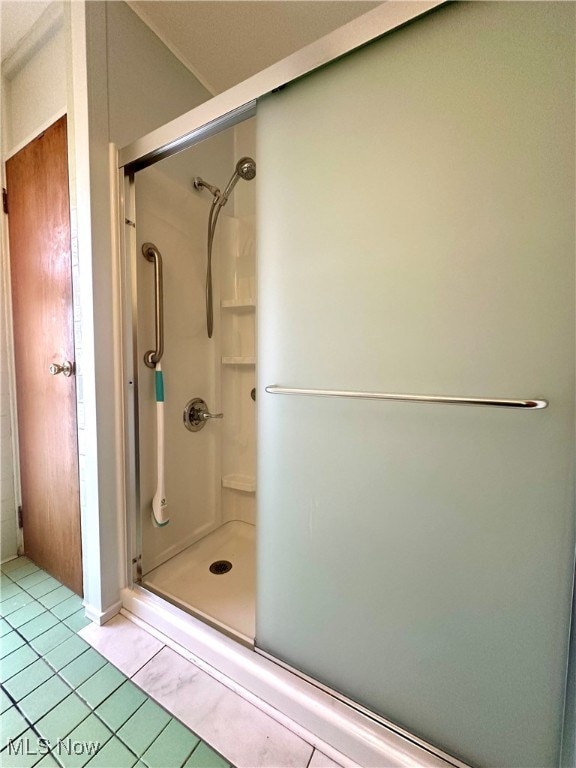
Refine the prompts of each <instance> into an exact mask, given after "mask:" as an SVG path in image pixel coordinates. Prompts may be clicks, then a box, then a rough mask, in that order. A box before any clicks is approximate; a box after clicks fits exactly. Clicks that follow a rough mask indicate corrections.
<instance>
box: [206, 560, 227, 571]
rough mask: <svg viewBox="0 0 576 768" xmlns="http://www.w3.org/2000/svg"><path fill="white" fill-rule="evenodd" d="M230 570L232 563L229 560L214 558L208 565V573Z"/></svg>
mask: <svg viewBox="0 0 576 768" xmlns="http://www.w3.org/2000/svg"><path fill="white" fill-rule="evenodd" d="M230 570H232V563H231V562H230V561H229V560H216V561H214V562H213V563H212V565H211V566H210V573H216V574H221V573H228V571H230Z"/></svg>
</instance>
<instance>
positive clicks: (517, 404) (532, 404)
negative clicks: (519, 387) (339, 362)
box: [266, 384, 548, 410]
mask: <svg viewBox="0 0 576 768" xmlns="http://www.w3.org/2000/svg"><path fill="white" fill-rule="evenodd" d="M266 392H268V393H269V394H270V395H311V396H312V397H349V398H353V399H356V400H397V401H400V402H407V403H437V404H439V405H484V406H488V407H491V408H524V409H527V410H538V409H541V408H546V407H547V406H548V400H541V399H540V400H494V399H491V398H490V399H489V398H484V397H444V396H443V395H391V394H387V393H386V392H351V391H347V390H339V389H297V388H295V387H280V386H278V385H277V384H271V385H270V386H268V387H266Z"/></svg>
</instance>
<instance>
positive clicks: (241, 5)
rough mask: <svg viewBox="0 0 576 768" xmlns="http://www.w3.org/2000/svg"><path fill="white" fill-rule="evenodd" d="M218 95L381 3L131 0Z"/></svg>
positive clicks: (355, 0) (139, 11)
mask: <svg viewBox="0 0 576 768" xmlns="http://www.w3.org/2000/svg"><path fill="white" fill-rule="evenodd" d="M128 4H129V6H130V7H131V8H132V9H133V10H134V11H135V12H136V13H137V14H138V15H139V16H140V17H141V18H142V20H143V21H145V22H146V23H147V24H148V26H149V27H150V28H151V29H153V30H154V32H156V34H157V35H158V36H159V37H160V38H161V39H162V40H163V41H164V42H165V43H166V44H167V45H168V46H169V48H171V50H172V51H173V53H175V54H176V55H177V56H178V57H179V58H180V60H181V61H182V62H183V63H185V64H186V66H187V67H188V68H189V69H190V70H191V71H192V72H193V73H194V74H195V75H196V76H197V77H198V79H199V80H200V81H201V82H202V84H203V85H204V86H205V87H206V88H208V90H209V91H211V92H212V93H213V94H216V93H220V92H221V91H225V90H226V89H227V88H230V87H232V86H233V85H236V83H239V82H241V81H242V80H245V79H246V78H247V77H250V75H254V74H256V72H259V71H260V70H262V69H264V68H265V67H268V66H270V65H271V64H274V63H275V62H276V61H279V60H280V59H283V58H284V57H285V56H288V55H289V54H291V53H294V51H297V50H299V49H300V48H303V47H304V46H305V45H308V43H311V42H313V41H314V40H317V39H318V38H319V37H322V36H323V35H326V34H328V32H332V30H334V29H337V28H338V27H341V26H342V25H343V24H346V23H347V22H348V21H351V20H352V19H354V18H356V17H357V16H361V15H362V14H364V13H366V12H367V11H369V10H371V9H372V8H375V7H376V6H378V5H380V4H381V3H380V2H363V0H351V1H350V0H335V1H334V0H288V1H286V0H284V1H282V0H271V1H270V0H256V1H253V0H213V1H212V2H205V1H204V0H192V1H191V2H190V1H189V2H182V1H177V2H174V1H173V0H131V1H130V2H129V3H128Z"/></svg>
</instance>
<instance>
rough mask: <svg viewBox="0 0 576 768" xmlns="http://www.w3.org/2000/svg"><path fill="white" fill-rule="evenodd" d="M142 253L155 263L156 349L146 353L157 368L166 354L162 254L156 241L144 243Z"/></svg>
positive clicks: (147, 359) (148, 362)
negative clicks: (157, 364) (155, 243)
mask: <svg viewBox="0 0 576 768" xmlns="http://www.w3.org/2000/svg"><path fill="white" fill-rule="evenodd" d="M142 255H143V256H144V258H145V259H147V260H148V261H152V262H153V263H154V312H155V316H156V349H150V350H148V352H146V354H145V355H144V362H145V363H146V365H147V366H148V368H155V367H156V363H159V362H160V360H161V359H162V355H163V354H164V297H163V293H164V287H163V282H162V256H161V255H160V251H159V250H158V248H156V246H155V245H154V243H144V245H143V246H142Z"/></svg>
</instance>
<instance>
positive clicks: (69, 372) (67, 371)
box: [48, 360, 76, 376]
mask: <svg viewBox="0 0 576 768" xmlns="http://www.w3.org/2000/svg"><path fill="white" fill-rule="evenodd" d="M48 370H49V372H50V375H51V376H58V374H59V373H63V374H64V376H73V375H74V374H75V373H76V365H75V363H71V362H70V360H64V362H63V363H62V365H60V364H59V363H52V364H51V365H50V367H49V368H48Z"/></svg>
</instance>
